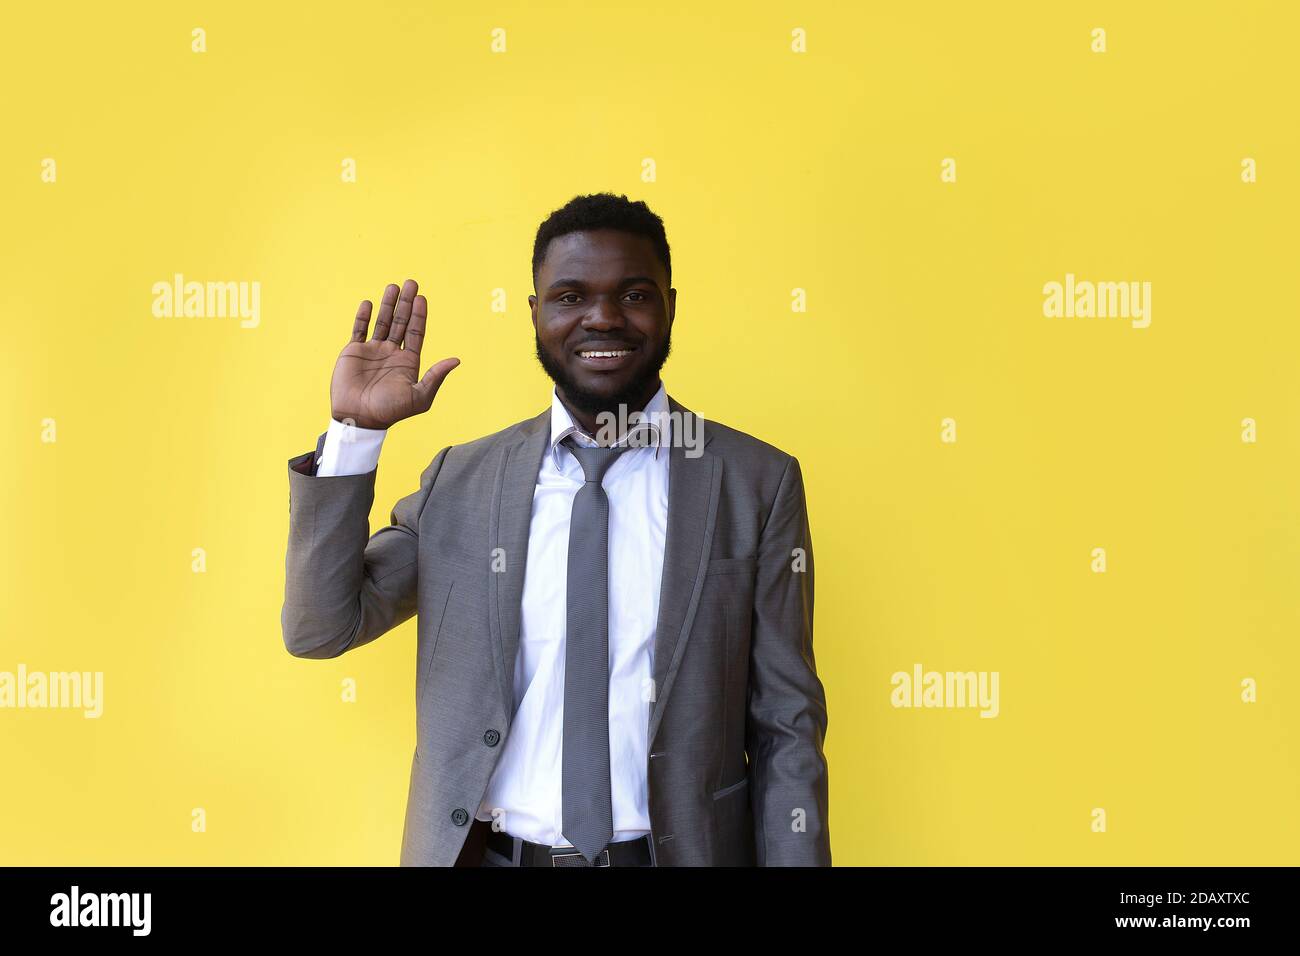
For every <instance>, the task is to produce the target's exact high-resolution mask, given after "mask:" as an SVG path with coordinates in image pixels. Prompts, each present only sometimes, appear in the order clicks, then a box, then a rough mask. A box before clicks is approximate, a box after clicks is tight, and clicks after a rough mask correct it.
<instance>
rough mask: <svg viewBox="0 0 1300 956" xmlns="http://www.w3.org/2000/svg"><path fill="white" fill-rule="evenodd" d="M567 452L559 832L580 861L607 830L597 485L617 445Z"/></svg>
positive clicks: (603, 539)
mask: <svg viewBox="0 0 1300 956" xmlns="http://www.w3.org/2000/svg"><path fill="white" fill-rule="evenodd" d="M564 443H565V444H566V445H567V446H568V449H569V451H571V452H572V453H573V456H574V457H575V458H577V459H578V463H579V464H580V465H582V472H583V475H584V476H585V478H586V483H585V484H584V485H583V486H582V487H581V488H579V489H578V493H577V494H576V495H574V497H573V516H572V518H571V519H570V521H569V576H568V599H569V608H568V610H569V614H568V627H567V630H566V632H565V648H564V747H563V751H564V759H563V784H562V789H563V807H564V830H563V834H564V838H565V839H566V840H568V841H569V842H570V843H572V844H573V846H574V848H575V849H576V850H578V852H580V853H581V854H582V855H583V856H584V857H585V858H586V859H587V862H588V863H592V862H594V861H595V859H596V856H597V855H598V854H599V853H600V851H601V850H603V849H605V847H606V846H607V845H608V844H609V841H610V839H611V838H612V837H613V836H614V811H613V807H612V805H611V796H610V775H609V498H608V497H607V496H606V494H605V488H604V486H603V485H602V484H601V482H602V480H603V479H604V477H605V472H606V471H608V470H609V466H610V465H612V464H613V463H614V459H615V458H617V457H618V456H619V455H620V454H622V453H623V452H625V451H627V450H628V449H627V446H623V447H621V448H600V447H598V448H584V447H583V446H581V445H578V444H577V443H576V442H575V441H574V440H573V438H572V436H570V437H568V438H565V439H564Z"/></svg>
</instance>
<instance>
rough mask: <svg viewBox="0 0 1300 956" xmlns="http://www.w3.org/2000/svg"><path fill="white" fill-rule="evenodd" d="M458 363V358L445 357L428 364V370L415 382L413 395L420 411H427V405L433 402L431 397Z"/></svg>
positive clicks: (436, 392)
mask: <svg viewBox="0 0 1300 956" xmlns="http://www.w3.org/2000/svg"><path fill="white" fill-rule="evenodd" d="M459 364H460V359H458V358H445V359H443V360H442V361H441V362H434V363H433V364H432V365H430V366H429V370H428V371H427V372H425V373H424V377H423V378H421V379H420V380H419V381H418V382H416V383H415V386H414V388H415V397H416V400H417V401H418V402H419V406H420V411H422V412H427V411H428V410H429V406H430V405H432V404H433V397H434V396H435V395H437V394H438V389H439V388H440V387H441V386H442V383H443V381H444V380H445V379H446V378H447V375H448V374H449V373H450V372H451V370H452V369H454V368H455V367H456V366H457V365H459Z"/></svg>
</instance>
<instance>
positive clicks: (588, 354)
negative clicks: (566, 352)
mask: <svg viewBox="0 0 1300 956" xmlns="http://www.w3.org/2000/svg"><path fill="white" fill-rule="evenodd" d="M631 353H632V350H631V349H621V350H619V351H617V352H580V353H578V354H580V355H581V356H582V357H583V358H616V357H618V356H620V355H630V354H631Z"/></svg>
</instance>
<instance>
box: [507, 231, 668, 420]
mask: <svg viewBox="0 0 1300 956" xmlns="http://www.w3.org/2000/svg"><path fill="white" fill-rule="evenodd" d="M667 286H668V279H667V276H666V275H665V273H664V267H663V264H662V263H661V262H660V261H659V257H658V256H657V255H656V254H655V251H654V246H653V245H651V243H650V240H649V239H646V238H645V237H644V236H638V235H634V234H632V233H626V232H619V231H617V230H613V229H596V230H592V231H590V232H572V233H569V234H568V235H565V236H560V237H559V238H557V239H552V240H551V244H550V246H549V248H548V249H547V250H546V258H545V260H544V261H543V262H542V266H541V268H540V269H539V270H538V274H537V294H536V295H530V296H529V297H528V304H529V305H530V306H531V307H532V313H533V328H534V329H535V330H536V333H537V358H538V360H539V361H540V362H541V363H542V367H543V368H544V369H546V373H547V374H548V375H549V376H550V377H551V378H552V379H553V380H554V382H555V384H556V387H557V389H558V391H559V393H560V398H561V399H563V400H565V401H566V403H567V404H570V405H572V406H574V407H575V408H578V409H581V410H582V411H585V412H587V413H589V414H591V415H595V414H598V413H599V412H602V411H616V410H617V406H618V405H620V404H626V405H628V407H629V409H639V408H641V407H643V406H644V405H645V403H646V402H647V401H649V400H650V398H651V397H652V396H653V395H654V393H655V392H656V391H658V389H659V370H660V369H661V368H663V364H664V361H665V360H666V359H667V358H668V352H669V349H670V348H671V335H670V333H671V330H672V323H673V314H674V312H675V311H676V307H677V290H676V289H670V288H668V287H667ZM591 352H601V353H609V352H614V353H618V354H615V355H592V354H589V353H591Z"/></svg>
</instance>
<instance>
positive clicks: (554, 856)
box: [551, 847, 614, 867]
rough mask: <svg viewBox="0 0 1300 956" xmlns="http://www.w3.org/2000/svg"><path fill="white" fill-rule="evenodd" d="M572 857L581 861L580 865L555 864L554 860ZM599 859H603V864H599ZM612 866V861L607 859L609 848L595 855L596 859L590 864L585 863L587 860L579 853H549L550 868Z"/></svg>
mask: <svg viewBox="0 0 1300 956" xmlns="http://www.w3.org/2000/svg"><path fill="white" fill-rule="evenodd" d="M573 856H576V857H577V858H578V859H579V860H581V861H582V862H581V863H557V862H556V860H563V859H566V858H568V857H573ZM601 857H604V858H605V862H604V863H601V862H600V860H601ZM613 865H614V863H613V861H612V860H610V858H609V847H606V848H605V849H603V850H601V851H600V852H599V853H597V854H596V859H595V860H593V861H592V862H591V863H588V862H587V858H586V857H585V856H583V855H582V854H581V853H556V852H555V851H554V850H552V851H551V866H552V867H557V866H613Z"/></svg>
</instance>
